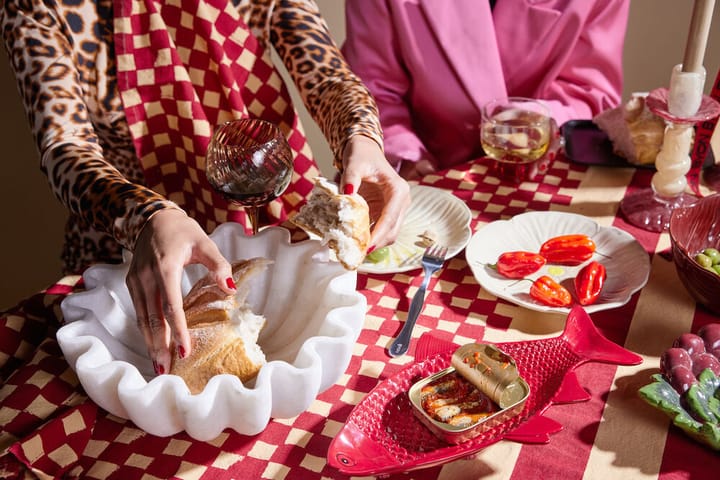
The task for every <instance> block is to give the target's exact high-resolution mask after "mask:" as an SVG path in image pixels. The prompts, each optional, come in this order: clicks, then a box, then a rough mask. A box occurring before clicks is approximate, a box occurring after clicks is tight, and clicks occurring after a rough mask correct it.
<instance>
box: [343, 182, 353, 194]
mask: <svg viewBox="0 0 720 480" xmlns="http://www.w3.org/2000/svg"><path fill="white" fill-rule="evenodd" d="M353 192H355V186H354V185H353V184H352V183H348V184H346V185H345V189H344V190H343V193H345V195H352V194H353Z"/></svg>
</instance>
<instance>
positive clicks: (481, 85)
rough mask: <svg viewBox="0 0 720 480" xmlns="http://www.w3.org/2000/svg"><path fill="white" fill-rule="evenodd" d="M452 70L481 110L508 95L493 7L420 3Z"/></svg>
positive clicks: (454, 1) (471, 2)
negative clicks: (491, 101) (496, 34)
mask: <svg viewBox="0 0 720 480" xmlns="http://www.w3.org/2000/svg"><path fill="white" fill-rule="evenodd" d="M419 4H420V7H421V8H422V10H423V12H424V14H425V17H426V19H427V22H428V24H429V25H430V28H432V29H433V32H434V33H435V36H436V38H437V41H438V43H439V45H440V46H441V47H442V50H443V51H444V52H445V54H446V58H447V60H448V63H449V65H450V67H451V68H452V69H453V70H454V71H455V73H456V75H457V76H458V78H459V79H460V81H461V83H462V85H463V86H464V87H465V90H466V92H467V94H468V96H469V97H470V98H471V99H472V100H473V102H474V103H475V105H476V106H477V107H478V109H480V108H481V107H482V105H483V104H484V103H485V102H486V101H487V100H488V99H489V98H492V97H496V96H503V95H505V94H506V93H505V92H506V90H505V81H504V77H503V73H502V72H503V69H502V64H501V63H500V56H499V53H498V47H497V41H496V39H495V28H494V26H493V21H492V11H491V10H490V3H489V2H487V1H478V0H451V1H448V0H419Z"/></svg>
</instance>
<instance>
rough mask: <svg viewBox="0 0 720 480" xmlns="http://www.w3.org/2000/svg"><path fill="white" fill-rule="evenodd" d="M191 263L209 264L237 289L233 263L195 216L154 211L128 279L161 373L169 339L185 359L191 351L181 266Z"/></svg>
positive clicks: (225, 285) (230, 289) (223, 284)
mask: <svg viewBox="0 0 720 480" xmlns="http://www.w3.org/2000/svg"><path fill="white" fill-rule="evenodd" d="M193 263H200V264H202V265H204V266H205V267H207V269H208V270H209V271H210V272H213V273H214V276H215V279H216V281H217V284H218V286H219V287H220V288H221V289H222V290H223V291H225V292H227V293H228V294H232V293H234V291H235V285H234V283H233V281H232V269H231V267H230V264H229V263H228V261H227V260H226V259H225V258H224V257H223V256H222V254H221V253H220V250H218V248H217V246H216V245H215V243H214V242H213V241H212V240H210V238H209V237H208V236H207V235H206V234H205V232H204V231H203V229H202V228H200V225H198V224H197V222H195V220H193V219H191V218H190V217H188V216H187V215H186V214H185V212H183V211H182V210H177V209H165V210H161V211H160V212H158V213H156V214H155V215H153V216H152V217H151V218H150V220H148V222H147V223H146V224H145V226H144V227H143V230H142V232H141V233H140V235H139V237H138V239H137V242H136V244H135V252H134V254H133V258H132V261H131V263H130V271H129V272H128V275H127V279H126V283H127V286H128V290H129V291H130V297H131V298H132V301H133V305H134V306H135V312H136V315H137V322H138V327H139V328H140V331H141V332H142V334H143V336H144V337H145V343H146V345H147V348H148V353H149V355H150V358H151V359H152V361H153V366H154V367H155V372H156V373H158V374H162V373H166V372H168V371H169V370H170V361H171V353H170V343H171V341H173V342H174V343H175V345H176V348H177V349H178V354H179V355H180V356H181V357H184V356H186V355H189V354H190V348H191V346H190V336H189V334H188V330H187V324H186V322H185V312H184V311H183V297H182V292H181V290H180V282H181V279H182V273H183V268H184V267H185V266H186V265H190V264H193Z"/></svg>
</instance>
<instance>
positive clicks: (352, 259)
mask: <svg viewBox="0 0 720 480" xmlns="http://www.w3.org/2000/svg"><path fill="white" fill-rule="evenodd" d="M290 220H291V221H292V222H293V223H294V224H295V225H297V226H298V227H300V228H302V229H304V230H306V231H308V232H310V233H313V234H315V235H317V236H319V237H321V238H322V241H323V242H324V243H327V244H328V246H329V247H330V248H332V249H333V251H334V252H335V254H336V256H337V259H338V261H340V263H342V264H343V266H344V267H345V268H347V269H348V270H355V269H356V268H358V266H360V264H361V263H362V261H363V260H364V259H365V255H366V253H367V249H368V247H369V246H370V209H369V208H368V204H367V202H366V201H365V199H364V198H363V197H361V196H360V195H357V194H352V195H343V194H339V193H338V187H337V185H335V184H334V183H331V182H329V181H328V180H327V179H325V178H322V177H318V178H316V179H315V187H314V188H313V191H312V192H311V193H310V197H309V198H308V201H307V203H306V204H305V205H303V206H302V207H301V208H300V211H299V212H298V213H297V214H296V215H295V216H294V217H292V218H291V219H290Z"/></svg>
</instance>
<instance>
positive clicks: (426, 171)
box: [400, 158, 437, 180]
mask: <svg viewBox="0 0 720 480" xmlns="http://www.w3.org/2000/svg"><path fill="white" fill-rule="evenodd" d="M435 172H437V167H436V166H435V164H434V163H433V162H431V161H430V160H428V159H426V158H421V159H420V160H418V161H417V162H411V161H408V160H404V161H403V162H402V163H401V164H400V176H401V177H403V178H404V179H406V180H419V179H420V178H422V177H424V176H425V175H430V174H431V173H435Z"/></svg>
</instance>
